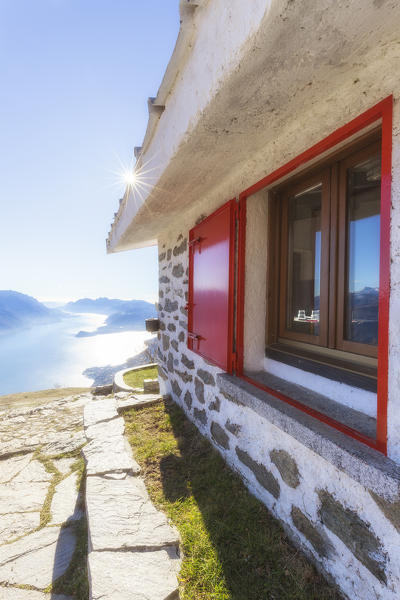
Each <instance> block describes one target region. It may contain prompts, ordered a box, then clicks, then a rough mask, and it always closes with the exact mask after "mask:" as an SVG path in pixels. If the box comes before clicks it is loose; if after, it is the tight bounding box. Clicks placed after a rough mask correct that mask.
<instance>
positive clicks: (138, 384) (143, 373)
mask: <svg viewBox="0 0 400 600" xmlns="http://www.w3.org/2000/svg"><path fill="white" fill-rule="evenodd" d="M157 377H158V371H157V367H146V368H144V369H138V370H137V371H129V373H125V375H124V381H125V383H126V385H130V386H131V387H133V388H142V387H143V380H144V379H157Z"/></svg>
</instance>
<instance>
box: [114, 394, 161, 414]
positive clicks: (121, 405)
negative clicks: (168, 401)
mask: <svg viewBox="0 0 400 600" xmlns="http://www.w3.org/2000/svg"><path fill="white" fill-rule="evenodd" d="M162 399H163V397H162V396H160V394H137V395H129V396H126V397H123V398H118V399H117V409H118V411H121V410H126V409H129V408H142V407H143V406H151V405H152V404H157V403H158V402H161V401H162Z"/></svg>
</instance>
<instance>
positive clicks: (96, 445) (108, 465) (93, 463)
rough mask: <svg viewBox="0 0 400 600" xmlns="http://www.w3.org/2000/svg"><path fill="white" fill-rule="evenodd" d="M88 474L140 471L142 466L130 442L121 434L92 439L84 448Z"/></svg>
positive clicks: (83, 452)
mask: <svg viewBox="0 0 400 600" xmlns="http://www.w3.org/2000/svg"><path fill="white" fill-rule="evenodd" d="M82 454H83V456H84V458H85V461H86V472H87V475H101V474H103V473H109V472H112V471H116V472H117V473H118V472H119V473H121V472H123V471H127V472H131V471H132V473H139V472H140V467H139V465H138V464H137V462H136V461H135V460H134V459H133V457H132V451H131V449H130V447H129V445H128V442H126V440H125V439H124V438H123V437H122V435H121V436H114V437H107V436H105V437H104V438H101V439H96V440H92V441H91V442H89V443H88V444H86V446H84V447H83V448H82Z"/></svg>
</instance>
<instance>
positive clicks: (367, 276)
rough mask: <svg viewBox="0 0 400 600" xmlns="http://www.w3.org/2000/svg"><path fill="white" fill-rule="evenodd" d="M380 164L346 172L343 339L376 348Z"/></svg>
mask: <svg viewBox="0 0 400 600" xmlns="http://www.w3.org/2000/svg"><path fill="white" fill-rule="evenodd" d="M380 189H381V161H380V156H379V155H377V156H375V157H373V158H370V159H369V160H367V161H365V162H363V163H361V164H358V165H356V166H355V167H352V168H350V169H348V170H347V221H346V228H347V257H346V258H347V282H346V296H345V324H344V328H345V332H344V337H345V339H347V340H350V341H352V342H359V343H362V344H372V345H377V343H378V298H379V239H380V235H379V230H380Z"/></svg>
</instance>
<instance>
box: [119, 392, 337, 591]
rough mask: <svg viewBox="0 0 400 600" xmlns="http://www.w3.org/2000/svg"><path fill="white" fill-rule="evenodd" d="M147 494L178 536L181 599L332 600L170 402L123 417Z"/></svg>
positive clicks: (320, 581) (308, 566) (258, 505)
mask: <svg viewBox="0 0 400 600" xmlns="http://www.w3.org/2000/svg"><path fill="white" fill-rule="evenodd" d="M125 418H126V422H127V434H128V437H129V441H130V443H131V445H132V447H133V450H134V453H135V458H136V459H137V460H138V462H139V463H140V465H141V467H142V470H143V474H144V477H145V481H146V485H147V488H148V490H149V494H150V497H151V499H152V501H153V502H154V504H155V505H156V506H157V507H158V508H160V509H162V510H163V511H164V512H165V513H166V514H167V515H168V517H169V518H170V519H171V520H172V522H173V523H174V524H175V526H176V527H177V529H178V530H179V532H180V535H181V538H182V546H183V554H184V559H183V563H182V568H181V573H180V592H181V600H289V599H290V600H339V599H340V598H341V596H340V595H339V594H338V592H337V591H336V590H335V589H334V588H333V587H331V586H330V585H328V583H327V582H326V581H325V580H324V579H323V578H322V577H321V575H319V574H318V573H317V571H316V570H315V569H314V567H313V566H312V565H311V564H310V563H309V562H308V561H307V559H306V558H305V557H304V556H303V555H302V554H301V553H300V552H299V551H298V550H297V549H296V548H294V546H292V544H291V543H290V542H289V540H288V538H287V537H286V535H285V533H284V531H283V529H282V527H281V526H280V524H279V523H278V522H277V521H276V520H275V519H274V518H273V517H272V516H271V515H270V514H269V512H268V511H267V509H266V508H265V506H264V505H263V504H261V503H260V502H259V501H258V500H257V499H256V498H254V497H253V496H251V495H250V494H249V492H248V491H247V489H246V487H245V486H244V484H243V483H242V481H241V480H240V478H239V477H238V476H237V475H236V474H234V473H233V472H232V471H231V470H230V469H229V467H228V466H227V465H226V464H225V462H224V461H223V460H222V458H221V457H220V455H219V454H218V453H217V452H216V451H215V450H214V449H213V448H212V446H211V444H210V443H209V442H208V441H207V440H206V439H205V438H203V437H202V436H201V435H200V434H199V432H198V431H197V429H196V428H195V427H194V426H193V425H192V424H191V423H190V421H188V419H187V418H186V417H185V415H184V413H183V412H182V411H181V410H180V409H179V408H178V407H177V406H176V405H174V404H173V403H172V402H170V401H165V402H164V403H162V404H158V405H155V406H151V407H147V408H143V409H139V410H133V409H131V410H129V411H126V412H125Z"/></svg>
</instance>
